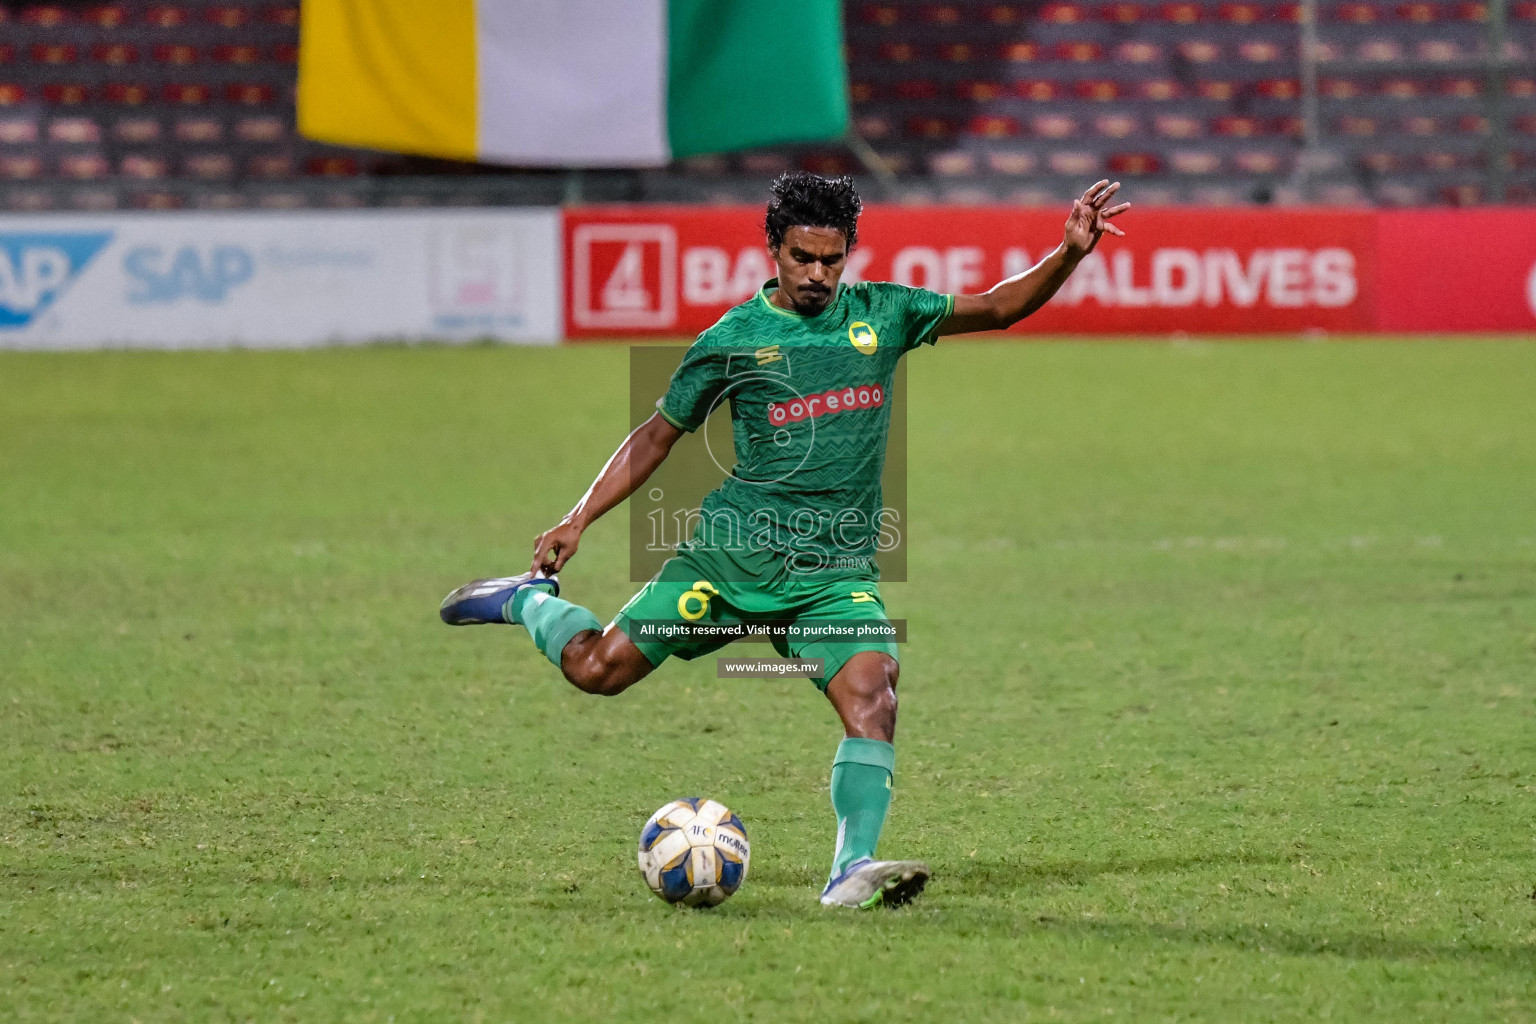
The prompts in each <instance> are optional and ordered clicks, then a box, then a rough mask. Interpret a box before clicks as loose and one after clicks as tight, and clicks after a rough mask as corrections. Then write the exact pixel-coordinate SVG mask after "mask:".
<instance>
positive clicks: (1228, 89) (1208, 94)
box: [1195, 78, 1240, 103]
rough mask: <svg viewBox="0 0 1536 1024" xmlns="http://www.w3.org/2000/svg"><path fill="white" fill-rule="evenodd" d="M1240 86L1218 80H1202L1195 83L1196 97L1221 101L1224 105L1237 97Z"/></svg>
mask: <svg viewBox="0 0 1536 1024" xmlns="http://www.w3.org/2000/svg"><path fill="white" fill-rule="evenodd" d="M1239 90H1240V86H1239V85H1238V84H1237V83H1236V82H1228V81H1225V80H1223V79H1218V78H1202V79H1201V80H1200V81H1198V82H1196V83H1195V95H1196V96H1199V97H1200V98H1201V99H1203V100H1220V101H1222V102H1223V103H1225V102H1228V101H1230V100H1232V99H1235V98H1236V97H1237V94H1238V92H1239Z"/></svg>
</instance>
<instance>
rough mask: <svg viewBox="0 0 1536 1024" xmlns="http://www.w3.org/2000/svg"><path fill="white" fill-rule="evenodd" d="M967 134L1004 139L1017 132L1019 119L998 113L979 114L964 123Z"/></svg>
mask: <svg viewBox="0 0 1536 1024" xmlns="http://www.w3.org/2000/svg"><path fill="white" fill-rule="evenodd" d="M965 130H966V132H967V134H970V135H978V136H981V137H982V138H987V139H1006V138H1011V137H1012V136H1015V135H1018V134H1019V121H1018V119H1017V118H1014V117H1006V116H1003V115H1000V114H980V115H978V116H976V117H973V118H971V119H970V121H969V122H968V123H967V124H966V126H965Z"/></svg>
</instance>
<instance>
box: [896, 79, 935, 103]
mask: <svg viewBox="0 0 1536 1024" xmlns="http://www.w3.org/2000/svg"><path fill="white" fill-rule="evenodd" d="M894 92H895V93H896V96H897V97H898V98H899V99H904V100H932V99H937V98H938V95H939V83H938V82H935V81H934V80H933V79H931V78H908V79H905V80H904V81H900V82H897V83H896V88H895V90H894Z"/></svg>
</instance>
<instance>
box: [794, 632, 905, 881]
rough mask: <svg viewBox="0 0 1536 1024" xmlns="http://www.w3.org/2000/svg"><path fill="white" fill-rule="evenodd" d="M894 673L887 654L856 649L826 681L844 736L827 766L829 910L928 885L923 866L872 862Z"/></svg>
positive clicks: (883, 805)
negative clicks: (832, 833)
mask: <svg viewBox="0 0 1536 1024" xmlns="http://www.w3.org/2000/svg"><path fill="white" fill-rule="evenodd" d="M899 674H900V666H898V665H897V663H896V659H894V658H892V657H891V656H890V655H887V654H879V653H876V652H873V651H860V652H859V653H858V654H855V655H854V656H853V657H852V658H849V659H848V661H847V663H846V664H844V665H843V667H842V668H841V669H839V670H838V672H837V674H836V675H835V676H833V677H832V681H831V682H830V683H828V684H827V697H828V699H830V700H831V701H832V706H833V707H834V708H836V709H837V714H838V717H839V718H841V719H842V720H843V731H844V733H845V735H846V738H845V739H844V740H843V742H842V743H841V744H839V746H838V748H837V757H836V758H835V759H834V761H833V763H832V809H833V811H834V812H835V813H836V814H837V851H836V853H834V854H833V858H832V877H831V879H830V880H828V882H827V887H826V888H825V889H824V890H822V893H821V902H822V903H824V904H826V905H827V906H842V907H859V908H868V907H876V906H882V905H883V906H888V907H894V906H900V905H901V904H903V903H907V902H909V901H910V900H911V899H912V898H913V897H914V896H916V895H917V894H918V893H920V892H922V891H923V886H925V885H927V884H928V877H929V874H930V872H929V870H928V865H927V864H924V863H923V862H922V861H917V860H876V859H875V845H876V844H877V843H878V842H879V841H880V830H881V829H882V828H883V827H884V826H885V815H886V812H887V811H889V810H890V806H891V780H892V777H893V773H894V771H895V766H896V748H895V747H893V746H892V745H891V741H892V740H893V739H894V738H895V735H896V679H897V676H898V675H899Z"/></svg>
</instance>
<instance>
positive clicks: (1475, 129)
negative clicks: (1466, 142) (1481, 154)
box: [1456, 114, 1489, 135]
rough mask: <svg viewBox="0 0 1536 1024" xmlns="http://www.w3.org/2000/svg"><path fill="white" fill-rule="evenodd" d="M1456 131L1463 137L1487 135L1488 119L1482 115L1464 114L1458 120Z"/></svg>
mask: <svg viewBox="0 0 1536 1024" xmlns="http://www.w3.org/2000/svg"><path fill="white" fill-rule="evenodd" d="M1456 130H1457V131H1458V132H1460V133H1462V134H1463V135H1487V134H1488V130H1489V124H1488V118H1486V117H1485V116H1483V115H1482V114H1462V115H1461V116H1460V117H1458V118H1457V119H1456Z"/></svg>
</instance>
